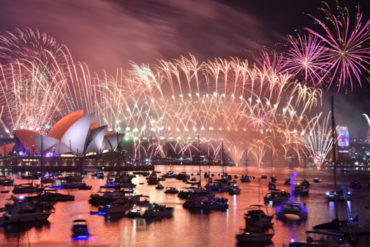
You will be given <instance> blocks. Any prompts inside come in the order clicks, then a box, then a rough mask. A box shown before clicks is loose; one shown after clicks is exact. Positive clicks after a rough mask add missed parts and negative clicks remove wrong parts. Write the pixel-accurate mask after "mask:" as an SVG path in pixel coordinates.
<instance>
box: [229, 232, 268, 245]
mask: <svg viewBox="0 0 370 247" xmlns="http://www.w3.org/2000/svg"><path fill="white" fill-rule="evenodd" d="M273 236H274V234H273V233H248V232H246V233H242V234H238V235H236V239H237V241H238V243H257V242H259V243H262V242H263V243H267V242H270V241H271V239H272V237H273Z"/></svg>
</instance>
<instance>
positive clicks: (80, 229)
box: [72, 219, 90, 240]
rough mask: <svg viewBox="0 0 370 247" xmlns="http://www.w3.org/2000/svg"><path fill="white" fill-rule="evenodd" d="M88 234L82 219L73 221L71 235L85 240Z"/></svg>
mask: <svg viewBox="0 0 370 247" xmlns="http://www.w3.org/2000/svg"><path fill="white" fill-rule="evenodd" d="M89 236H90V233H89V229H88V228H87V222H86V220H83V219H78V220H74V221H73V225H72V237H73V239H75V240H87V239H88V238H89Z"/></svg>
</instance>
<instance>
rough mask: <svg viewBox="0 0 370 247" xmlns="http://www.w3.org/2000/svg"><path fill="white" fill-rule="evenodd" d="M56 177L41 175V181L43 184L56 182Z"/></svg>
mask: <svg viewBox="0 0 370 247" xmlns="http://www.w3.org/2000/svg"><path fill="white" fill-rule="evenodd" d="M54 180H55V178H54V177H45V176H44V177H41V183H42V184H52V183H54Z"/></svg>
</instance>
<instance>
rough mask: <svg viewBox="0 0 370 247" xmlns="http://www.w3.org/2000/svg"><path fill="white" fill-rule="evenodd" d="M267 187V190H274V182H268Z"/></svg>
mask: <svg viewBox="0 0 370 247" xmlns="http://www.w3.org/2000/svg"><path fill="white" fill-rule="evenodd" d="M268 188H269V190H276V184H274V183H273V182H269V184H268Z"/></svg>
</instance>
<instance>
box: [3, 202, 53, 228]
mask: <svg viewBox="0 0 370 247" xmlns="http://www.w3.org/2000/svg"><path fill="white" fill-rule="evenodd" d="M13 200H14V203H13V204H6V205H5V213H4V214H3V216H2V217H1V218H0V224H17V223H24V222H36V221H45V220H47V219H48V218H49V216H50V212H49V211H46V210H43V209H42V208H41V207H37V206H35V205H34V204H32V203H30V202H27V201H24V200H21V199H17V198H13Z"/></svg>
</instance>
